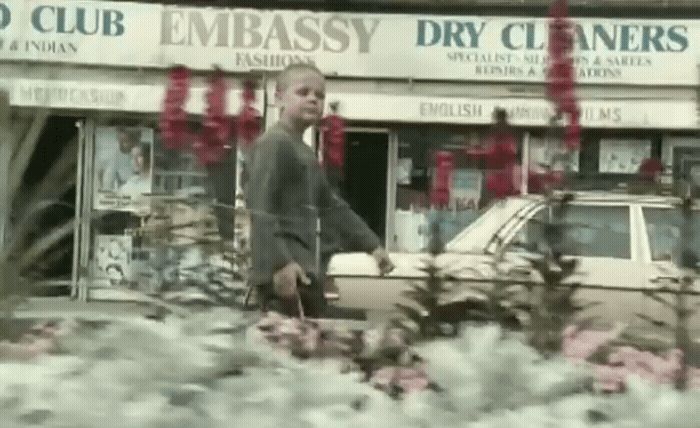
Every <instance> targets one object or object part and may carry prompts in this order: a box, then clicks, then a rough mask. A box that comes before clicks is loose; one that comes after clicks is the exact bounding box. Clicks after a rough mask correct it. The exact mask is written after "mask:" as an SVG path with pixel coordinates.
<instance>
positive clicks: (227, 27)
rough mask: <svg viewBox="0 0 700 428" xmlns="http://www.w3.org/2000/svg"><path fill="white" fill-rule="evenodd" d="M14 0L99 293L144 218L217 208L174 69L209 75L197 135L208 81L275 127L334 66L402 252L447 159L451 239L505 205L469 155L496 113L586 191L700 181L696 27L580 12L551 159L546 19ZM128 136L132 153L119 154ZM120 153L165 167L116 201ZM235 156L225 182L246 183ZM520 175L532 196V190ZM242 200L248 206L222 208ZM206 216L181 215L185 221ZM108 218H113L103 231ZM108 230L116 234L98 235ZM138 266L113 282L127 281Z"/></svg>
mask: <svg viewBox="0 0 700 428" xmlns="http://www.w3.org/2000/svg"><path fill="white" fill-rule="evenodd" d="M0 6H1V7H0V14H1V15H0V18H1V19H0V24H1V25H0V36H1V37H0V39H2V43H0V61H1V62H0V64H1V65H2V67H3V71H4V72H3V75H2V76H0V85H1V86H2V87H5V88H7V89H8V90H9V93H10V104H11V106H13V107H14V108H17V109H25V110H28V111H31V110H32V109H46V108H48V109H51V112H52V113H56V114H62V115H67V116H71V117H75V119H76V121H78V123H79V125H80V128H79V130H80V150H79V156H80V162H78V165H79V167H78V170H77V171H76V174H77V175H78V177H79V180H78V183H79V186H80V189H79V190H80V191H79V192H78V195H79V196H78V200H77V201H76V202H77V207H78V208H77V212H76V216H77V218H78V220H79V221H78V224H79V230H76V236H78V239H77V240H76V242H77V245H76V250H75V251H76V257H75V260H76V262H75V266H74V267H75V269H74V274H73V275H74V282H75V283H76V284H78V283H79V284H82V285H84V287H76V290H83V291H81V295H84V294H85V293H84V289H85V288H86V287H87V286H86V284H88V283H94V282H95V275H96V274H93V273H91V274H90V275H92V276H90V275H87V276H86V275H85V274H84V272H97V271H99V272H101V273H100V275H102V276H103V277H105V278H106V279H105V284H110V283H111V282H110V281H112V280H110V276H109V275H111V273H110V274H109V275H108V274H107V272H106V271H107V268H108V266H109V265H111V264H112V262H104V261H99V262H98V261H97V256H96V255H97V254H102V253H104V254H109V253H110V248H112V249H113V250H114V249H120V248H125V250H123V251H122V250H119V251H117V250H114V251H112V253H114V254H122V255H121V256H114V257H113V258H115V259H119V257H121V258H122V259H123V260H131V261H134V260H139V257H134V254H138V251H133V250H129V248H131V247H130V245H140V244H139V243H138V242H137V243H136V244H134V242H133V241H132V242H131V244H129V243H128V242H126V241H127V239H126V238H122V237H121V236H123V235H124V233H125V231H126V230H127V229H129V228H131V227H132V226H133V225H134V224H138V225H143V220H144V216H143V215H142V214H143V213H146V212H149V209H150V208H149V209H146V208H145V207H153V204H154V203H156V204H160V206H161V207H162V206H163V205H164V204H165V205H167V204H170V206H172V205H173V202H172V201H174V200H180V201H182V200H184V199H187V198H190V200H191V199H192V198H194V197H195V196H196V195H203V194H206V197H209V198H211V197H212V192H211V191H210V192H206V191H205V189H203V188H204V187H206V186H205V185H204V184H205V182H206V181H207V179H208V177H210V176H211V175H212V173H211V171H207V170H205V169H203V168H201V167H199V166H198V165H197V162H196V160H195V157H194V156H193V155H192V153H190V152H186V151H184V152H173V151H168V150H167V149H165V148H164V147H163V145H162V144H161V143H160V136H159V130H158V114H159V112H160V111H161V108H162V105H163V97H164V94H165V87H166V86H167V69H169V68H170V67H172V66H173V65H174V64H181V65H184V66H185V67H187V68H189V69H191V70H192V72H193V76H194V78H193V81H192V88H191V91H190V97H189V101H188V104H187V107H186V109H187V110H188V111H189V112H190V113H191V117H192V119H193V123H192V129H194V130H195V132H196V129H197V128H196V126H197V124H200V123H201V120H200V117H201V114H202V113H203V112H204V111H205V110H206V107H207V106H206V103H205V102H204V94H205V92H206V90H207V83H206V77H207V76H209V75H210V74H211V72H212V71H213V69H214V68H215V67H218V68H220V69H221V70H223V71H224V73H225V75H226V78H227V81H228V83H229V88H230V89H229V92H228V97H227V101H228V106H227V109H228V110H227V111H228V113H229V114H230V115H232V116H234V115H235V114H237V112H238V111H239V109H240V100H241V94H240V88H241V84H242V81H243V80H244V79H250V78H253V79H255V80H256V81H257V83H258V84H259V85H258V87H259V89H258V91H257V96H256V104H255V108H256V109H257V110H258V111H259V112H260V113H261V115H262V118H261V119H262V122H263V124H264V127H267V126H269V125H270V124H272V123H273V122H274V121H275V120H276V118H277V115H278V112H277V109H276V106H275V101H274V100H275V81H274V77H275V74H276V73H277V72H278V71H279V70H280V69H282V68H284V67H285V66H286V65H287V64H289V63H290V62H310V63H314V64H316V65H317V66H318V67H319V68H320V70H321V71H322V72H323V73H324V74H325V75H326V76H327V77H328V88H327V93H328V95H327V102H328V103H331V102H337V103H338V105H339V109H338V113H339V114H340V116H342V117H343V118H344V119H345V120H346V125H347V126H346V146H345V148H346V153H345V163H344V166H343V168H342V169H343V170H342V171H338V172H339V174H338V175H339V176H340V177H341V180H340V181H339V183H338V188H339V191H340V192H341V193H344V196H345V197H346V198H347V199H348V201H349V202H350V204H351V205H352V206H353V208H355V209H356V210H357V211H358V213H359V214H360V215H361V216H363V217H364V218H365V220H366V221H367V222H368V223H369V224H370V226H371V227H372V228H373V229H374V230H375V231H376V232H377V233H378V234H379V235H380V236H382V237H383V238H384V239H385V242H386V244H387V246H388V247H389V248H391V249H393V250H405V251H417V250H419V249H421V248H423V247H425V243H426V239H427V228H426V227H425V225H426V224H427V223H428V222H429V221H430V218H429V217H430V216H431V215H432V214H431V212H430V210H429V206H430V198H429V189H430V186H431V182H432V180H433V177H434V174H433V171H432V169H433V161H432V158H433V155H434V153H435V152H437V151H442V150H447V151H451V152H453V153H454V158H455V171H454V176H453V179H452V191H451V193H450V201H449V204H448V209H446V210H443V211H445V212H443V213H442V214H440V217H441V218H442V219H443V220H444V221H445V222H446V223H449V224H448V225H446V227H445V228H444V230H445V231H446V232H445V233H446V235H447V236H446V238H449V235H451V234H454V233H456V231H458V230H459V229H460V228H462V227H463V226H464V225H465V224H468V223H469V222H470V221H471V219H473V217H474V216H475V215H476V211H477V210H478V209H479V208H480V207H481V206H483V205H484V204H485V203H486V202H487V200H488V197H489V195H488V194H487V192H485V190H484V173H483V168H482V165H480V164H479V163H478V162H477V161H475V160H473V159H470V158H469V157H468V156H467V155H466V154H465V153H466V148H467V147H470V146H478V145H479V144H480V143H481V142H483V141H484V139H485V137H486V135H487V133H488V132H489V129H490V126H491V124H492V116H493V112H494V109H496V108H503V109H505V110H506V112H507V113H508V117H509V121H510V123H511V124H512V126H513V129H514V131H515V133H516V134H517V142H518V161H519V162H520V163H522V164H524V166H526V167H528V168H531V169H535V170H537V169H538V168H547V167H551V166H554V167H555V168H561V169H567V170H570V171H573V172H574V173H576V174H575V175H576V176H577V177H578V178H580V180H579V181H580V183H578V184H577V185H580V186H581V187H586V186H588V187H590V188H596V187H600V188H609V187H611V186H613V187H614V186H616V185H617V183H619V182H621V181H624V180H625V178H626V177H629V176H630V175H631V174H634V173H636V172H637V170H638V169H639V165H640V162H641V161H642V160H644V159H646V158H649V157H659V158H660V159H661V160H662V162H663V163H664V164H665V165H666V166H667V168H670V169H672V170H673V176H674V177H680V176H688V175H689V176H693V174H695V173H694V172H693V171H694V170H695V169H697V168H695V166H694V165H695V163H694V162H695V159H697V158H700V156H696V152H695V151H694V150H696V147H695V145H697V139H696V138H695V137H694V135H696V134H695V133H696V132H697V126H698V116H697V114H698V113H697V103H698V95H697V87H698V84H699V81H698V79H699V76H698V68H697V64H698V63H699V62H700V61H699V60H700V48H699V47H698V44H697V41H698V40H700V25H698V24H697V23H696V22H695V21H685V20H654V21H648V20H641V19H633V18H630V19H622V18H620V19H615V18H609V19H603V18H580V19H576V20H575V22H576V26H575V35H576V37H575V46H574V52H575V54H574V62H575V64H576V79H577V89H576V90H577V93H578V98H579V100H580V109H581V125H582V127H583V134H582V144H581V150H580V152H579V153H574V154H569V155H568V156H567V157H566V158H565V159H566V160H565V161H563V163H562V162H560V163H559V164H557V165H552V163H553V158H555V157H557V156H555V155H556V154H557V151H558V150H559V145H558V144H555V140H556V139H555V138H552V137H551V135H550V134H549V133H548V130H549V126H548V125H549V123H550V119H551V117H552V115H553V111H552V107H551V105H550V103H549V101H548V100H547V99H546V97H545V96H544V82H545V75H546V67H547V55H548V54H547V48H546V40H547V21H546V19H544V18H526V17H503V16H501V17H483V16H478V17H470V16H454V17H450V16H424V15H406V14H392V15H389V14H358V13H325V12H309V11H275V10H252V9H216V8H197V7H179V6H164V5H158V4H145V3H125V2H90V1H85V2H80V3H75V4H73V3H70V4H67V3H65V2H60V1H57V0H44V1H41V2H24V1H20V0H5V1H0ZM95 23H97V27H94V28H93V27H90V26H89V25H88V24H95ZM318 135H319V133H318V132H314V130H311V131H309V132H308V133H307V135H306V139H307V140H308V142H309V144H311V145H314V144H315V145H319V144H320V145H322V144H323V141H321V140H322V139H320V138H318ZM122 140H129V142H128V143H124V147H126V146H127V145H133V146H134V147H131V149H132V151H133V152H132V151H129V153H124V152H123V151H122V150H121V146H120V141H122ZM108 147H109V148H108ZM127 155H131V159H127V158H129V156H127ZM232 156H233V158H232V159H231V158H229V159H227V160H226V161H225V162H229V164H230V165H231V169H233V166H234V165H239V164H240V161H241V160H242V157H239V156H238V155H235V156H234V155H232ZM115 157H118V158H120V159H121V161H120V162H121V163H122V164H129V163H130V162H131V163H132V164H134V165H135V164H139V165H147V166H148V168H145V169H144V170H143V171H142V172H143V177H141V178H143V179H139V178H138V177H137V178H134V179H133V180H131V183H130V184H129V186H128V187H127V188H126V189H124V192H122V191H121V190H118V189H121V187H122V186H125V185H126V181H125V182H124V183H121V182H120V187H118V188H116V189H117V190H115V188H114V180H112V182H111V183H109V182H105V181H104V180H105V179H104V177H107V176H113V175H114V173H113V171H114V170H116V169H118V168H117V164H118V163H119V162H116V161H115V162H112V161H114V158H115ZM111 163H113V165H111ZM221 165H224V164H223V163H222V164H221ZM221 165H219V168H218V172H217V173H216V174H218V176H219V177H220V178H225V177H226V176H231V177H235V176H236V170H229V169H228V167H223V166H221ZM129 168H131V169H133V168H132V167H131V166H130V167H129ZM107 171H111V172H109V173H108V172H107ZM238 171H240V169H238ZM117 175H118V174H117ZM600 177H604V178H605V179H604V180H602V181H601V180H600ZM130 178H131V177H130ZM107 181H109V180H107ZM233 181H236V180H233ZM222 182H223V181H221V179H220V180H219V181H218V183H219V188H227V189H229V190H231V189H234V188H237V189H238V190H237V193H238V195H239V196H240V187H241V186H240V180H238V181H236V183H235V186H234V185H233V183H232V184H231V185H230V186H221V183H222ZM521 184H522V185H523V190H526V187H527V182H524V183H521ZM110 186H111V187H110ZM127 190H128V192H127ZM134 195H135V196H136V197H134ZM214 196H218V195H214ZM178 198H179V199H178ZM217 199H221V198H218V197H217ZM224 199H225V198H224ZM163 201H166V202H167V203H166V202H163ZM229 202H231V203H230V204H229ZM139 204H145V205H143V206H140V205H139ZM234 204H239V205H240V204H241V199H240V198H239V199H238V200H235V201H231V200H230V199H227V200H226V203H225V204H224V205H234ZM159 209H160V208H159ZM197 209H199V208H197V207H190V208H187V209H184V208H183V210H182V211H183V212H182V217H183V218H184V219H187V218H191V217H192V216H195V214H193V212H192V211H193V210H194V211H196V210H197ZM187 210H190V211H187ZM447 211H449V215H447V214H448V213H447ZM105 213H109V214H110V215H106V214H105ZM124 213H126V214H124ZM159 215H160V214H159ZM170 216H171V217H172V214H171V215H170ZM95 217H98V218H95ZM195 217H196V216H195ZM102 224H106V225H109V226H104V227H105V229H100V227H102V226H99V225H102ZM110 228H112V229H110ZM202 233H204V232H202ZM103 235H105V236H113V237H109V238H104V239H106V243H101V241H100V242H98V239H97V236H103ZM116 235H118V236H119V237H118V238H117V237H114V236H116ZM119 242H121V243H119ZM115 251H116V253H115ZM125 254H126V255H125ZM110 257H112V255H110ZM158 257H160V259H163V260H165V259H167V258H168V257H169V256H167V255H164V254H161V255H160V256H158ZM193 257H194V256H193ZM197 257H199V256H197ZM197 257H195V258H197ZM120 260H121V259H120ZM199 262H201V260H199V261H197V260H193V261H192V264H197V263H199ZM145 264H151V265H153V264H154V263H151V262H149V263H145ZM162 264H163V265H167V263H165V262H163V263H162ZM100 266H101V267H100ZM120 269H121V271H122V272H117V271H119V269H116V268H115V267H113V268H111V269H110V272H112V271H114V276H115V278H117V279H118V278H120V276H119V275H122V274H123V271H124V268H120ZM163 269H165V268H163ZM162 274H163V273H162V272H161V273H157V274H153V275H156V276H157V275H162ZM154 281H155V282H158V281H157V280H154ZM98 282H99V281H98ZM112 282H113V281H112ZM107 287H108V285H107Z"/></svg>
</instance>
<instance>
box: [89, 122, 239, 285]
mask: <svg viewBox="0 0 700 428" xmlns="http://www.w3.org/2000/svg"><path fill="white" fill-rule="evenodd" d="M94 153H95V156H94V163H93V166H94V168H93V171H94V175H93V177H90V178H88V177H86V179H90V180H93V181H92V182H93V189H94V193H93V210H95V211H98V212H99V213H96V215H95V216H94V217H95V220H94V221H93V223H92V224H93V233H92V241H91V247H90V254H91V255H90V261H89V271H90V276H91V280H90V284H91V287H95V288H94V290H92V291H91V293H93V292H94V293H97V294H91V295H92V296H93V297H95V298H97V299H100V298H106V299H111V298H114V297H115V296H118V295H119V293H120V291H119V288H120V287H119V286H121V287H129V288H133V287H135V288H137V289H139V290H140V291H145V292H149V293H152V292H160V291H163V290H165V289H168V288H172V287H174V286H175V287H177V286H183V284H186V283H187V281H188V280H190V279H193V278H194V279H196V278H200V277H201V275H207V274H206V273H203V271H202V269H204V270H205V271H207V272H208V270H207V269H210V268H211V269H216V266H218V267H219V268H221V267H223V268H229V267H230V266H229V265H227V264H226V263H225V262H223V259H222V254H218V253H216V252H211V250H210V247H211V245H209V244H211V243H213V242H215V241H217V240H219V239H220V236H221V233H220V232H219V230H217V226H218V224H217V215H218V214H219V213H217V212H215V210H214V208H213V204H210V203H202V202H203V201H204V202H206V201H210V202H213V200H214V199H216V196H217V195H216V189H217V186H216V185H215V184H216V183H214V185H212V182H213V181H216V180H214V178H212V177H215V176H217V174H219V175H222V174H223V172H221V171H219V172H216V171H214V172H212V171H207V169H206V168H204V167H203V166H201V165H200V164H199V163H198V160H197V159H196V157H195V155H194V153H192V152H191V151H190V150H188V149H183V150H169V149H167V148H165V147H164V146H163V145H162V144H161V142H160V140H159V135H158V132H157V129H155V126H153V127H149V126H119V125H116V126H97V127H96V128H95V134H94ZM234 177H235V173H234V172H232V173H231V174H230V176H229V177H228V178H229V180H230V182H231V183H233V180H234V179H235V178H234ZM218 187H221V186H218ZM231 187H233V186H228V188H231ZM227 202H229V203H231V201H227ZM230 223H231V226H232V224H233V218H231V220H230ZM154 230H162V232H158V233H154V232H153V231H154ZM149 231H151V232H149ZM190 268H191V269H190ZM200 279H201V278H200ZM100 293H101V294H100Z"/></svg>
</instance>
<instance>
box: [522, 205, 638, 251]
mask: <svg viewBox="0 0 700 428" xmlns="http://www.w3.org/2000/svg"><path fill="white" fill-rule="evenodd" d="M547 215H548V210H547V209H546V208H545V209H542V210H540V211H539V212H537V213H536V214H535V215H534V216H533V218H532V219H530V220H528V221H527V222H526V223H525V224H524V225H523V227H522V229H521V230H520V231H518V233H517V234H516V236H515V238H514V239H513V245H512V249H513V251H532V250H533V249H534V248H536V247H535V246H536V245H537V243H539V242H540V241H541V240H542V233H543V222H544V220H545V219H546V218H547ZM565 221H566V223H567V224H568V226H567V227H566V230H565V234H564V236H565V238H564V239H565V242H564V245H563V248H565V249H567V253H569V254H570V255H578V256H582V257H610V258H618V259H629V258H631V248H630V215H629V207H627V206H595V205H572V206H571V207H570V208H569V212H568V214H567V216H566V219H565Z"/></svg>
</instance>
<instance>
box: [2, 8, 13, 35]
mask: <svg viewBox="0 0 700 428" xmlns="http://www.w3.org/2000/svg"><path fill="white" fill-rule="evenodd" d="M11 20H12V14H11V13H10V8H9V7H7V5H6V4H5V3H0V30H4V29H5V28H7V27H8V25H10V21H11Z"/></svg>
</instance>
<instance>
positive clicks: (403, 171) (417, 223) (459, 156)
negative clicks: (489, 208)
mask: <svg viewBox="0 0 700 428" xmlns="http://www.w3.org/2000/svg"><path fill="white" fill-rule="evenodd" d="M483 136H484V134H483V130H482V129H480V128H474V129H466V130H465V129H449V128H443V127H436V126H421V127H406V128H403V129H401V130H399V131H398V140H399V148H398V159H397V170H396V212H395V213H394V242H393V248H394V249H395V250H399V251H408V252H417V251H422V250H424V249H425V248H426V247H427V245H428V242H429V239H430V236H429V231H430V227H429V225H430V224H431V223H432V222H434V221H438V222H440V224H441V238H442V239H443V240H444V241H449V240H450V239H452V238H453V237H454V236H456V235H457V234H458V233H459V232H460V231H461V230H463V229H464V228H465V227H466V226H468V225H469V224H471V222H472V221H473V220H474V219H475V218H476V217H477V216H478V209H479V207H480V205H481V203H482V182H483V171H482V170H481V169H480V166H481V165H480V164H479V163H478V162H474V161H473V160H472V159H469V158H468V157H467V156H466V152H465V149H466V145H467V144H468V143H469V142H472V143H474V142H478V141H480V140H481V139H482V138H483ZM438 150H440V151H451V152H452V153H453V154H454V160H455V169H454V174H453V184H452V188H451V192H450V204H449V207H447V209H444V210H441V211H436V210H433V209H431V207H430V189H431V183H432V177H433V155H434V153H435V152H436V151H438Z"/></svg>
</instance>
